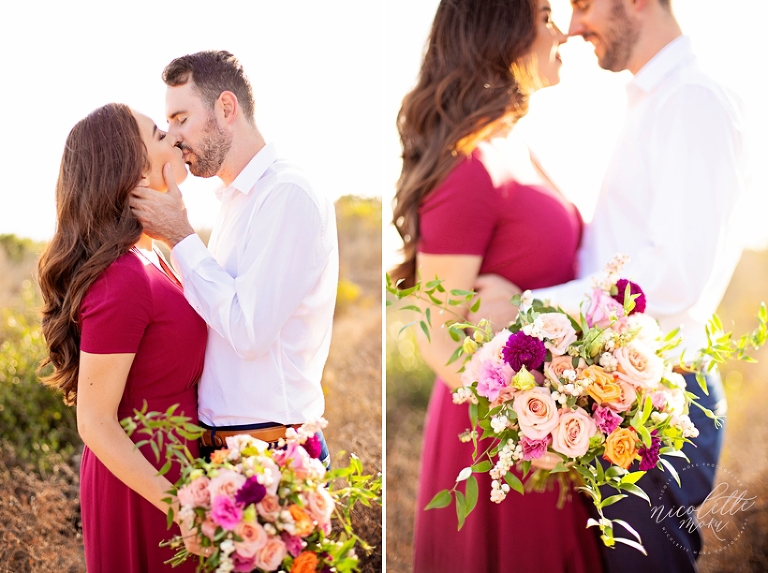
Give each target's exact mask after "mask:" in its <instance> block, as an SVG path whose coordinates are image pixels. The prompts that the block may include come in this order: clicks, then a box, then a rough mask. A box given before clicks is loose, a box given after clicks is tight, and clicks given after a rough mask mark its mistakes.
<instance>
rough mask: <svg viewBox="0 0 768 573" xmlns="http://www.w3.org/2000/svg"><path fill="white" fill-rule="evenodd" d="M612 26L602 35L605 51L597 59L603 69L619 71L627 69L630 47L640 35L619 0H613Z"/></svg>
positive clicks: (638, 29)
mask: <svg viewBox="0 0 768 573" xmlns="http://www.w3.org/2000/svg"><path fill="white" fill-rule="evenodd" d="M611 21H612V23H613V26H612V28H611V29H610V30H609V31H607V32H606V33H605V34H604V35H603V39H604V40H605V53H604V54H603V57H602V58H599V59H598V62H597V63H598V64H599V65H600V67H601V68H603V69H604V70H610V71H612V72H620V71H622V70H626V69H627V65H628V64H629V58H630V57H631V56H632V49H633V48H634V47H635V44H636V43H637V39H638V37H639V36H640V27H639V26H638V24H637V23H636V22H633V21H632V20H630V19H629V16H627V11H626V9H625V8H624V5H623V4H622V3H621V0H614V2H613V9H612V10H611Z"/></svg>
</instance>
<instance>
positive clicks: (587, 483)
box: [388, 256, 768, 553]
mask: <svg viewBox="0 0 768 573" xmlns="http://www.w3.org/2000/svg"><path fill="white" fill-rule="evenodd" d="M626 262H627V258H626V257H621V256H617V257H616V258H615V259H614V260H613V261H612V262H611V263H610V264H609V265H608V266H607V267H606V270H605V273H604V275H603V276H601V277H597V278H596V279H595V281H594V289H593V291H592V292H591V293H590V294H589V295H588V296H587V297H586V299H585V302H584V304H582V306H581V308H580V309H578V310H573V311H570V312H568V311H566V310H563V309H561V308H559V307H555V306H551V305H550V304H548V303H547V302H544V301H541V300H538V299H532V297H531V293H530V292H529V291H528V292H526V293H523V294H522V295H518V296H516V297H514V298H513V300H512V303H513V304H515V305H517V306H518V307H519V312H518V314H517V318H516V319H515V321H514V322H512V323H511V324H510V325H509V326H508V327H507V328H504V329H503V330H501V331H500V332H498V333H495V334H494V332H493V331H492V329H491V325H490V323H489V322H488V321H487V320H480V321H479V323H478V324H472V323H470V322H467V321H466V320H464V319H463V318H461V317H460V319H459V320H456V321H449V322H448V323H446V326H447V327H448V329H449V333H450V335H451V337H452V338H453V339H454V341H456V342H457V344H458V347H457V349H456V352H454V354H453V356H452V357H451V360H450V361H449V363H450V362H451V361H454V360H457V359H459V358H460V357H462V356H463V357H464V364H463V367H462V369H461V370H460V372H461V380H462V383H463V386H462V387H460V388H458V389H457V390H455V392H454V396H453V399H454V402H455V403H457V404H468V406H469V418H470V422H471V429H470V430H469V431H468V432H466V433H465V434H463V435H462V436H460V439H463V440H465V441H470V440H471V441H472V442H473V444H474V446H475V448H474V454H473V459H472V460H471V463H470V464H469V465H468V466H467V467H466V468H464V469H463V470H462V471H461V472H460V474H459V475H458V476H457V478H456V484H455V485H454V487H453V488H452V489H451V490H443V491H441V492H439V493H438V494H437V495H436V496H435V497H434V498H433V499H432V501H431V502H430V504H429V505H428V506H427V509H432V508H441V507H446V506H448V505H450V504H451V502H452V501H453V500H455V503H456V510H457V515H458V520H459V529H461V527H462V525H463V523H464V520H465V519H466V516H467V515H468V514H469V513H470V512H471V511H472V509H473V508H474V506H475V504H476V502H477V498H478V494H479V492H478V483H477V480H476V478H475V476H474V475H473V474H476V473H486V472H487V473H490V477H491V478H492V490H491V491H490V498H491V500H492V501H494V502H497V503H501V502H502V501H503V500H504V499H505V498H506V496H507V495H508V493H509V492H510V491H511V490H515V491H517V492H519V493H521V494H522V493H524V491H525V489H526V488H525V487H524V484H523V482H522V481H521V479H520V478H519V477H518V474H517V473H515V472H513V471H512V470H513V468H515V469H517V470H518V472H519V474H521V475H522V476H523V479H524V480H525V479H526V478H527V482H526V485H530V484H531V483H533V484H538V485H539V486H541V485H542V484H544V483H546V481H547V480H548V479H555V478H557V477H562V476H563V475H570V476H573V477H574V478H575V481H576V482H577V489H578V490H580V491H583V492H585V493H586V494H587V495H589V496H590V497H591V499H592V501H593V502H594V505H595V508H596V509H597V512H598V514H599V516H600V518H599V519H597V520H595V519H590V520H589V522H588V524H587V525H588V526H590V527H591V526H597V527H599V529H600V531H601V538H602V540H603V542H604V543H605V544H606V545H607V546H613V545H614V544H615V542H620V543H625V544H627V545H630V546H632V547H634V548H636V549H638V550H639V551H641V552H643V553H645V550H644V549H643V547H642V542H641V539H640V536H639V535H638V534H637V532H636V531H635V530H634V529H633V528H632V527H631V526H630V525H629V524H628V523H626V522H624V521H621V520H609V519H607V518H606V517H605V516H604V514H603V511H602V510H603V509H604V508H605V507H607V506H609V505H611V504H613V503H616V502H619V501H620V500H621V499H623V498H625V497H627V495H628V494H631V495H636V496H639V497H642V498H644V499H646V500H647V501H648V502H649V503H650V500H649V498H648V496H647V495H646V493H645V492H644V491H643V490H642V489H641V488H640V487H638V486H637V485H636V483H637V481H638V480H639V479H640V478H641V477H642V476H643V475H644V474H645V472H646V471H648V470H650V469H652V468H659V469H661V470H662V471H668V472H669V473H670V474H671V475H672V477H674V479H675V480H676V481H677V483H678V485H679V484H680V480H679V477H678V475H677V472H676V471H675V469H674V467H673V466H672V464H670V463H669V461H668V460H667V459H665V458H667V457H673V456H677V457H683V458H684V457H685V455H684V454H683V453H682V451H681V449H682V447H683V444H684V443H685V442H687V441H690V439H691V438H695V437H696V436H697V435H698V430H697V428H696V427H695V426H694V425H693V423H692V422H691V420H690V418H689V417H688V412H689V408H691V407H699V408H701V409H702V410H704V411H705V413H706V414H707V416H709V417H710V418H712V419H713V421H714V422H713V423H716V424H718V423H719V421H718V418H717V417H716V416H715V415H714V414H713V413H712V412H711V411H709V410H707V409H706V408H704V407H703V406H701V405H700V404H698V403H697V402H696V395H695V394H693V393H692V392H689V391H688V390H687V389H686V381H685V378H684V377H683V376H682V375H681V374H680V373H679V372H676V371H674V370H680V369H684V370H685V371H687V372H688V371H689V372H696V373H697V379H698V381H699V384H700V385H701V387H702V390H703V391H704V392H706V391H707V389H706V379H705V377H704V375H703V372H704V371H706V369H707V368H712V367H714V366H715V364H716V363H718V362H723V361H724V360H726V359H727V358H731V357H736V358H741V359H748V357H747V356H746V349H747V347H748V346H753V347H758V346H760V345H761V344H763V343H765V341H766V338H768V328H766V322H767V321H768V312H767V311H766V307H765V305H763V306H762V307H761V309H760V313H759V315H758V318H759V320H760V327H759V328H758V329H757V330H756V331H755V332H754V333H753V334H752V335H746V336H744V337H742V338H741V339H739V340H738V341H736V342H734V341H732V340H731V337H730V334H727V335H723V334H722V333H721V331H722V325H721V324H720V323H719V320H718V319H717V317H714V318H713V319H712V321H710V324H709V325H708V327H707V335H708V339H709V346H708V348H707V349H705V350H704V351H702V352H701V353H700V354H699V355H698V356H697V357H696V358H695V359H694V360H693V361H692V362H691V363H689V365H688V366H687V367H685V366H683V357H682V356H681V357H680V359H679V363H680V365H679V368H676V369H673V364H672V361H671V360H670V359H669V358H668V356H669V354H670V351H671V350H672V349H674V348H675V346H677V345H678V344H679V342H680V340H679V338H678V337H677V332H676V331H674V332H671V333H668V334H664V333H662V332H661V331H660V329H659V326H658V323H657V322H656V321H655V320H654V319H653V318H651V317H650V316H648V315H646V314H644V310H645V305H646V301H645V295H644V294H643V292H642V289H641V288H640V286H639V285H637V284H635V283H633V282H630V281H628V280H626V279H623V278H620V273H621V271H622V268H623V266H624V264H625V263H626ZM388 291H389V292H390V293H392V294H395V295H396V296H397V297H398V298H404V297H409V296H415V297H416V298H419V299H421V300H423V301H425V302H428V303H430V304H431V305H435V306H440V308H441V312H446V311H449V310H450V307H451V306H458V305H460V304H467V305H468V306H471V310H472V311H473V312H477V310H478V309H479V306H480V305H479V300H475V299H474V293H472V292H467V291H451V293H450V295H451V296H453V297H457V298H449V299H448V300H447V302H445V301H443V300H440V295H442V294H445V290H444V289H443V287H442V286H441V281H440V280H439V279H438V280H435V281H432V282H430V283H427V284H426V285H424V286H422V285H421V283H418V284H417V285H415V286H414V287H412V288H411V289H407V290H403V291H401V290H399V289H397V287H396V286H395V285H392V284H391V282H390V283H389V284H388ZM404 308H405V309H408V310H412V311H418V312H422V311H421V308H419V307H417V306H415V305H409V306H407V307H404ZM430 313H431V310H430V308H427V309H426V311H425V312H424V313H423V314H424V315H425V320H420V321H415V322H414V323H411V324H415V323H419V324H420V326H421V328H422V330H423V331H424V333H425V334H426V336H427V337H428V338H429V329H430V327H431V314H430ZM406 326H408V325H406ZM404 328H405V327H404ZM467 333H469V334H467ZM545 456H546V457H547V458H549V459H554V460H556V461H557V463H556V464H551V463H550V465H549V467H550V468H551V469H544V465H543V464H541V463H537V462H536V460H541V459H542V458H544V457H545ZM603 462H604V463H603ZM532 465H533V469H534V471H532ZM553 465H554V467H552V466H553ZM537 466H539V469H536V467H537ZM558 474H560V475H559V476H558ZM461 484H464V488H463V491H461V489H460V485H461ZM602 486H610V487H612V488H614V489H615V490H616V491H617V494H616V495H612V496H610V497H603V494H602V492H601V489H600V487H602ZM562 491H564V489H561V492H562ZM614 524H619V525H621V526H622V527H624V528H625V529H626V530H627V531H628V532H629V533H630V534H631V535H632V536H633V537H634V539H626V538H621V537H616V536H614V532H613V526H614Z"/></svg>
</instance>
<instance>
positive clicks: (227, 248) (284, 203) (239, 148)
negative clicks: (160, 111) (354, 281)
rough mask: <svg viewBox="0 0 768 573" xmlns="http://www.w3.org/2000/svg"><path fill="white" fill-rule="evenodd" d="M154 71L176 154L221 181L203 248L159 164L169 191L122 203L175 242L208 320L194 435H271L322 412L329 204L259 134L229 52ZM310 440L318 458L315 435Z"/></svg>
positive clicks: (333, 283) (331, 281) (213, 443)
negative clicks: (162, 88) (161, 84)
mask: <svg viewBox="0 0 768 573" xmlns="http://www.w3.org/2000/svg"><path fill="white" fill-rule="evenodd" d="M163 80H164V81H165V83H166V84H167V86H168V88H167V91H166V111H167V118H168V122H169V129H168V133H169V134H172V135H173V136H174V137H175V138H176V139H177V140H178V144H177V145H178V147H180V148H181V150H182V152H183V157H184V161H185V162H186V163H187V164H188V165H189V169H190V171H191V172H192V174H193V175H196V176H198V177H213V176H214V175H216V176H218V177H219V178H220V179H221V181H222V184H223V185H222V186H221V188H220V189H219V190H218V191H217V196H218V197H219V199H220V200H221V210H220V212H219V217H218V220H217V222H216V225H215V226H214V228H213V232H212V234H211V238H210V241H209V246H208V249H206V247H205V246H204V245H203V243H202V241H201V240H200V239H199V238H198V236H197V235H196V234H195V233H194V232H193V229H192V227H191V225H190V224H189V221H188V219H187V215H186V212H185V210H184V204H183V201H182V197H181V194H180V192H179V190H178V187H177V186H176V184H175V182H173V180H172V174H171V173H170V171H169V170H167V166H166V170H164V174H165V177H166V181H167V182H168V183H169V185H168V187H169V192H168V193H167V194H163V193H158V192H156V191H153V190H151V189H147V188H139V189H137V190H136V191H135V193H134V197H133V198H132V200H131V207H132V208H133V210H134V213H135V214H136V216H137V217H138V218H139V220H140V221H141V223H142V224H143V225H144V230H145V231H146V232H147V233H148V234H150V235H151V236H153V237H155V238H157V239H160V240H161V241H163V242H164V243H166V244H167V245H168V246H169V248H171V249H172V251H171V256H172V261H173V264H174V266H175V267H176V269H178V271H179V273H180V275H181V280H182V283H183V286H184V294H185V296H186V298H187V300H188V301H189V303H190V304H191V305H192V307H193V308H194V309H195V310H196V311H197V312H198V313H199V314H200V316H202V317H203V318H204V319H205V321H206V322H207V323H208V344H207V348H206V354H205V366H204V369H203V374H202V378H201V380H200V385H199V390H198V397H199V415H200V421H201V424H202V425H203V426H204V427H205V428H206V429H207V430H208V431H207V432H206V434H205V435H204V436H203V438H202V440H201V441H202V444H203V446H206V447H209V448H216V447H220V446H222V445H224V438H226V436H228V435H233V434H236V433H248V434H251V435H253V436H255V437H257V438H259V439H262V440H264V441H267V442H275V441H277V440H279V439H280V438H281V437H284V436H285V431H286V428H287V427H288V426H292V425H298V424H301V423H303V422H307V421H309V420H312V419H316V418H318V417H320V416H321V415H322V414H323V411H324V398H323V391H322V388H321V386H320V379H321V376H322V372H323V367H324V365H325V361H326V359H327V357H328V350H329V346H330V340H331V327H332V322H333V311H334V304H335V300H336V287H337V283H338V271H339V259H338V244H337V235H336V220H335V214H334V208H333V205H332V203H331V202H330V201H328V200H326V199H324V198H322V197H321V196H319V195H318V194H317V193H315V192H314V191H313V190H312V188H311V186H310V185H309V183H308V182H307V180H306V178H305V176H304V174H303V173H302V172H301V171H300V170H299V169H298V168H296V167H295V166H293V165H291V164H290V163H288V162H286V161H284V160H282V159H279V158H278V155H277V151H276V149H275V147H274V146H273V145H272V144H267V143H266V142H265V140H264V138H263V137H262V135H261V134H260V133H259V130H258V129H257V127H256V123H255V120H254V115H253V112H254V102H253V95H252V91H251V86H250V83H249V81H248V79H247V77H246V76H245V73H244V71H243V68H242V66H241V64H240V63H239V62H238V60H237V59H236V58H235V57H234V56H233V55H232V54H230V53H228V52H225V51H205V52H198V53H195V54H190V55H186V56H182V57H180V58H177V59H175V60H173V61H172V62H171V63H170V64H169V65H168V66H167V67H166V68H165V70H164V72H163ZM179 351H180V352H183V351H184V349H183V348H180V349H179ZM318 439H319V444H318V445H320V446H321V448H322V453H321V454H320V457H321V459H322V460H323V462H324V463H326V464H327V463H328V459H329V455H328V449H327V447H326V445H325V440H324V439H323V437H322V432H320V433H319V434H318Z"/></svg>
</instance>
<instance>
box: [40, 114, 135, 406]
mask: <svg viewBox="0 0 768 573" xmlns="http://www.w3.org/2000/svg"><path fill="white" fill-rule="evenodd" d="M148 168H149V161H148V157H147V150H146V147H145V146H144V142H143V141H142V139H141V133H140V132H139V126H138V124H137V123H136V119H135V118H134V116H133V114H132V113H131V110H130V108H129V107H128V106H126V105H123V104H115V103H111V104H107V105H105V106H104V107H101V108H99V109H97V110H95V111H93V112H92V113H91V114H89V115H88V116H87V117H86V118H85V119H82V120H80V121H79V122H78V123H77V125H75V127H73V128H72V131H70V133H69V136H68V137H67V143H66V146H65V148H64V154H63V156H62V158H61V168H60V170H59V179H58V181H57V183H56V211H57V224H56V232H55V234H54V236H53V239H52V240H51V241H50V243H48V246H47V247H46V249H45V251H44V252H43V254H42V256H41V257H40V262H39V263H38V275H39V282H40V289H41V291H42V295H43V304H44V305H43V335H44V336H45V341H46V344H47V345H48V349H49V353H48V357H47V358H46V359H45V360H44V361H43V363H42V364H41V367H43V366H46V365H47V364H52V365H53V374H51V375H50V376H48V377H47V378H45V379H44V382H45V383H46V384H48V385H51V386H55V387H57V388H59V389H60V390H61V391H62V393H63V394H64V401H65V402H66V403H68V404H74V403H75V402H76V400H77V377H78V373H79V358H80V357H79V354H80V324H79V312H80V303H81V302H82V300H83V297H84V296H85V294H86V292H88V288H89V287H90V286H91V285H92V284H93V283H94V281H95V280H96V279H97V278H98V277H99V275H101V273H102V272H104V270H105V269H106V268H107V267H109V265H110V264H112V262H114V261H115V259H117V258H118V257H119V256H121V255H122V254H124V253H126V252H127V251H128V250H129V249H130V248H131V247H132V246H133V245H134V244H135V243H136V242H137V241H138V240H139V237H140V236H141V233H142V227H141V224H140V223H139V221H138V220H137V219H136V217H134V216H133V213H132V212H131V209H130V205H129V203H128V199H129V197H130V194H131V191H132V190H133V189H134V188H135V187H136V186H137V185H139V183H140V182H141V179H142V174H143V173H145V172H146V170H147V169H148Z"/></svg>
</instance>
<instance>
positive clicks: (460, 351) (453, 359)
mask: <svg viewBox="0 0 768 573" xmlns="http://www.w3.org/2000/svg"><path fill="white" fill-rule="evenodd" d="M462 354H464V349H463V348H462V347H461V346H459V347H458V348H457V349H456V350H454V351H453V354H451V357H450V358H449V359H448V362H446V363H445V365H446V366H447V365H448V364H452V363H454V362H456V361H457V360H458V359H459V356H461V355H462Z"/></svg>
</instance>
